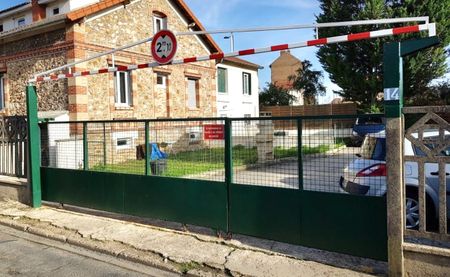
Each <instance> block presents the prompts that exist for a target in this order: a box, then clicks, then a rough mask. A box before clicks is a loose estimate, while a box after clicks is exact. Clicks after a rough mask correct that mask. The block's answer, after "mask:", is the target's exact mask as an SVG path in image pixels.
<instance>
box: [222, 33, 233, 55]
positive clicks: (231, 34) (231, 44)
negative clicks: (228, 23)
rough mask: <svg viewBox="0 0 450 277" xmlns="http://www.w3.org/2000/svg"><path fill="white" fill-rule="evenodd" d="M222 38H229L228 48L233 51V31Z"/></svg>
mask: <svg viewBox="0 0 450 277" xmlns="http://www.w3.org/2000/svg"><path fill="white" fill-rule="evenodd" d="M223 38H224V39H229V40H230V49H231V52H234V34H233V33H230V35H229V36H225V37H223Z"/></svg>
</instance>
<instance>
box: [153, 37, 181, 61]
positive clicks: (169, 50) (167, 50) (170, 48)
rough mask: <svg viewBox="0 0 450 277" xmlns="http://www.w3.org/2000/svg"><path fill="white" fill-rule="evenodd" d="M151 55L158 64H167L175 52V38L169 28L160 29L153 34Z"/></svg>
mask: <svg viewBox="0 0 450 277" xmlns="http://www.w3.org/2000/svg"><path fill="white" fill-rule="evenodd" d="M151 47H152V56H153V58H154V59H155V61H156V62H157V63H159V64H168V63H170V62H171V61H172V60H173V57H175V54H176V52H177V39H176V38H175V35H174V34H173V33H172V32H171V31H169V30H161V31H159V32H158V33H156V34H155V36H153V40H152V46H151Z"/></svg>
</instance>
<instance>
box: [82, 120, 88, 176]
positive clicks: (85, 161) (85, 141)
mask: <svg viewBox="0 0 450 277" xmlns="http://www.w3.org/2000/svg"><path fill="white" fill-rule="evenodd" d="M83 170H89V150H88V138H87V122H83Z"/></svg>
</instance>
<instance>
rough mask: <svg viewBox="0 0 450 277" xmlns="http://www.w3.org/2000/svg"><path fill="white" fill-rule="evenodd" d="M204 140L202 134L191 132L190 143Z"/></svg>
mask: <svg viewBox="0 0 450 277" xmlns="http://www.w3.org/2000/svg"><path fill="white" fill-rule="evenodd" d="M201 140H202V133H201V132H189V142H198V141H201Z"/></svg>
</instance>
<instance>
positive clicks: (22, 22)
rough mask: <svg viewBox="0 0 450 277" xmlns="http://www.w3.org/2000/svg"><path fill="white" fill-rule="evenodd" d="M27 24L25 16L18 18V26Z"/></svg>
mask: <svg viewBox="0 0 450 277" xmlns="http://www.w3.org/2000/svg"><path fill="white" fill-rule="evenodd" d="M24 25H25V18H19V19H17V27H21V26H24Z"/></svg>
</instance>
